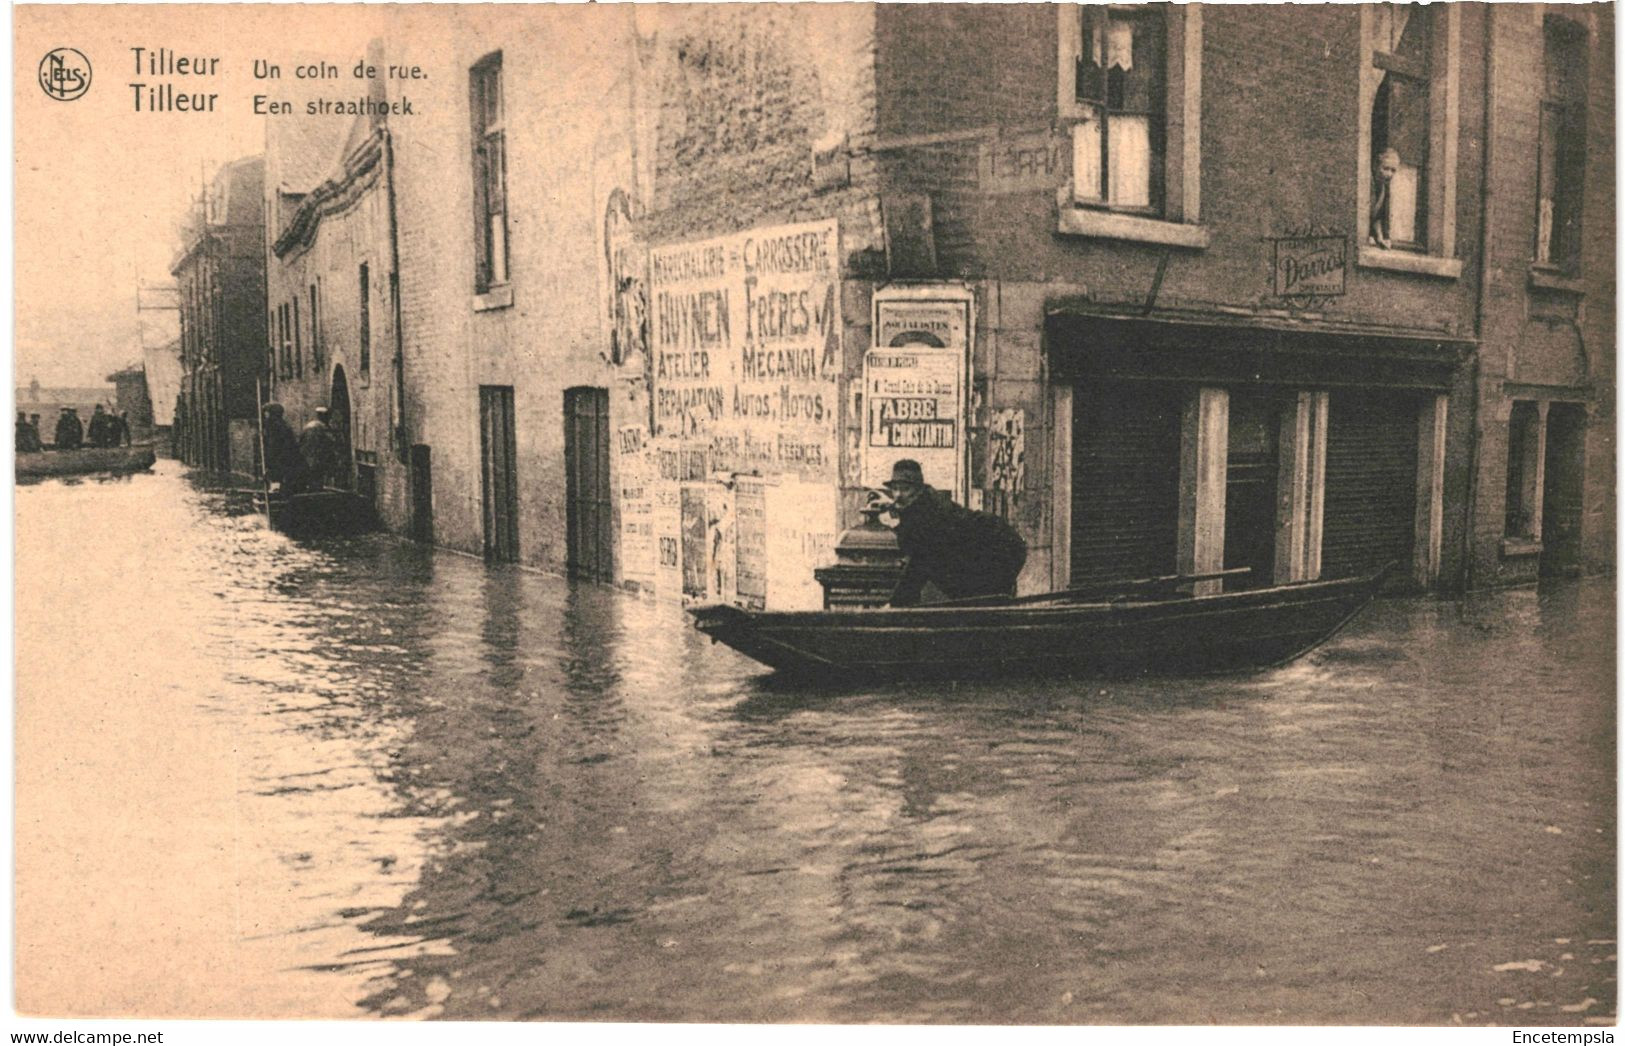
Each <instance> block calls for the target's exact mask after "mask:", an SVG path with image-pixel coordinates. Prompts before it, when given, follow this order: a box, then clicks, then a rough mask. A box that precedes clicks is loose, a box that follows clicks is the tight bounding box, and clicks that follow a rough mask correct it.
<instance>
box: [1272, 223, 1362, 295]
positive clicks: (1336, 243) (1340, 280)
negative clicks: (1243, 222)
mask: <svg viewBox="0 0 1625 1046" xmlns="http://www.w3.org/2000/svg"><path fill="white" fill-rule="evenodd" d="M1271 242H1272V243H1273V245H1274V268H1275V294H1276V296H1277V297H1280V298H1293V297H1316V298H1323V297H1335V296H1337V295H1340V294H1343V293H1344V290H1345V288H1346V285H1347V277H1348V238H1347V237H1345V236H1292V237H1280V238H1277V239H1275V240H1272V241H1271Z"/></svg>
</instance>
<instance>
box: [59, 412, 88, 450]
mask: <svg viewBox="0 0 1625 1046" xmlns="http://www.w3.org/2000/svg"><path fill="white" fill-rule="evenodd" d="M84 441H85V426H84V423H83V422H82V421H80V420H79V412H78V411H76V410H74V409H73V408H72V407H63V408H62V416H61V417H59V418H57V419H56V449H57V450H78V449H79V447H80V445H81V444H83V443H84Z"/></svg>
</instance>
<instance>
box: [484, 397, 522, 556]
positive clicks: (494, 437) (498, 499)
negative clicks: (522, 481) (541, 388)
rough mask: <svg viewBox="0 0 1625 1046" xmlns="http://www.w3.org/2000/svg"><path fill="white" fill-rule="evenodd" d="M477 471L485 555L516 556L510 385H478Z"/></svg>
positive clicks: (515, 474) (516, 478)
mask: <svg viewBox="0 0 1625 1046" xmlns="http://www.w3.org/2000/svg"><path fill="white" fill-rule="evenodd" d="M480 473H481V479H482V481H483V482H482V483H481V490H482V493H483V502H484V510H485V558H486V559H488V560H492V561H496V562H503V563H512V562H517V561H518V559H519V464H518V451H517V449H516V446H515V440H514V427H513V386H511V385H481V386H480Z"/></svg>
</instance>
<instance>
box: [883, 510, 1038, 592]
mask: <svg viewBox="0 0 1625 1046" xmlns="http://www.w3.org/2000/svg"><path fill="white" fill-rule="evenodd" d="M897 520H898V523H897V544H898V546H899V547H900V548H901V549H902V551H903V554H904V555H905V556H907V557H908V566H907V567H906V568H905V569H904V570H903V577H902V579H901V580H900V581H899V582H898V583H897V590H896V591H895V592H893V593H892V598H891V603H892V606H897V607H906V606H915V605H917V604H918V603H919V601H920V593H921V591H922V590H923V589H924V588H925V583H926V582H927V581H929V582H931V583H933V584H935V585H936V586H937V587H938V588H940V589H942V591H943V593H944V594H945V595H947V597H948V598H949V599H964V598H966V597H969V596H992V595H1014V594H1015V588H1016V576H1017V575H1018V574H1020V573H1021V567H1022V564H1023V563H1025V562H1027V543H1026V542H1025V541H1023V540H1021V535H1020V534H1017V533H1016V530H1015V528H1014V527H1012V526H1011V525H1010V524H1008V523H1006V522H1005V521H1004V520H1002V519H1000V518H999V517H997V516H992V515H989V514H987V513H986V512H972V511H971V510H970V509H968V508H965V507H964V506H962V505H960V504H958V503H956V502H955V501H954V500H953V499H952V498H950V497H949V496H948V495H947V494H946V493H944V492H942V491H940V490H936V489H934V488H932V487H930V486H927V487H926V488H925V489H924V490H922V491H921V492H920V496H919V497H918V498H916V499H915V500H914V503H913V504H911V505H909V506H908V507H907V508H905V509H902V510H900V511H899V512H898V514H897Z"/></svg>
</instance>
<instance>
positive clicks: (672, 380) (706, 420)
mask: <svg viewBox="0 0 1625 1046" xmlns="http://www.w3.org/2000/svg"><path fill="white" fill-rule="evenodd" d="M839 273H840V244H839V236H838V226H837V223H836V222H835V221H833V220H830V221H822V222H809V223H805V224H801V225H786V226H777V227H773V228H765V229H752V230H749V231H746V232H742V233H737V234H734V235H732V236H725V237H720V238H718V239H713V240H704V241H699V242H695V243H684V244H675V245H671V246H666V247H656V248H653V249H651V251H650V252H649V274H650V284H649V286H650V294H651V298H652V302H651V320H652V323H651V328H652V346H651V352H652V354H653V360H652V362H651V367H650V370H651V375H650V388H651V394H652V396H653V416H654V434H655V435H656V436H657V437H661V438H672V439H676V440H680V441H682V442H683V443H684V444H685V445H687V446H701V447H704V448H705V449H706V450H707V452H708V456H709V460H708V468H709V469H710V470H711V471H715V472H743V473H756V474H759V475H777V474H794V475H800V476H803V477H806V478H818V477H825V476H829V475H830V474H831V471H832V470H833V469H834V468H835V466H836V461H837V458H838V453H837V448H838V443H837V437H836V428H837V424H838V415H839V410H838V407H837V401H836V396H837V387H838V386H837V383H838V381H839V378H840V372H841V310H840V285H839V280H838V277H839Z"/></svg>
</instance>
